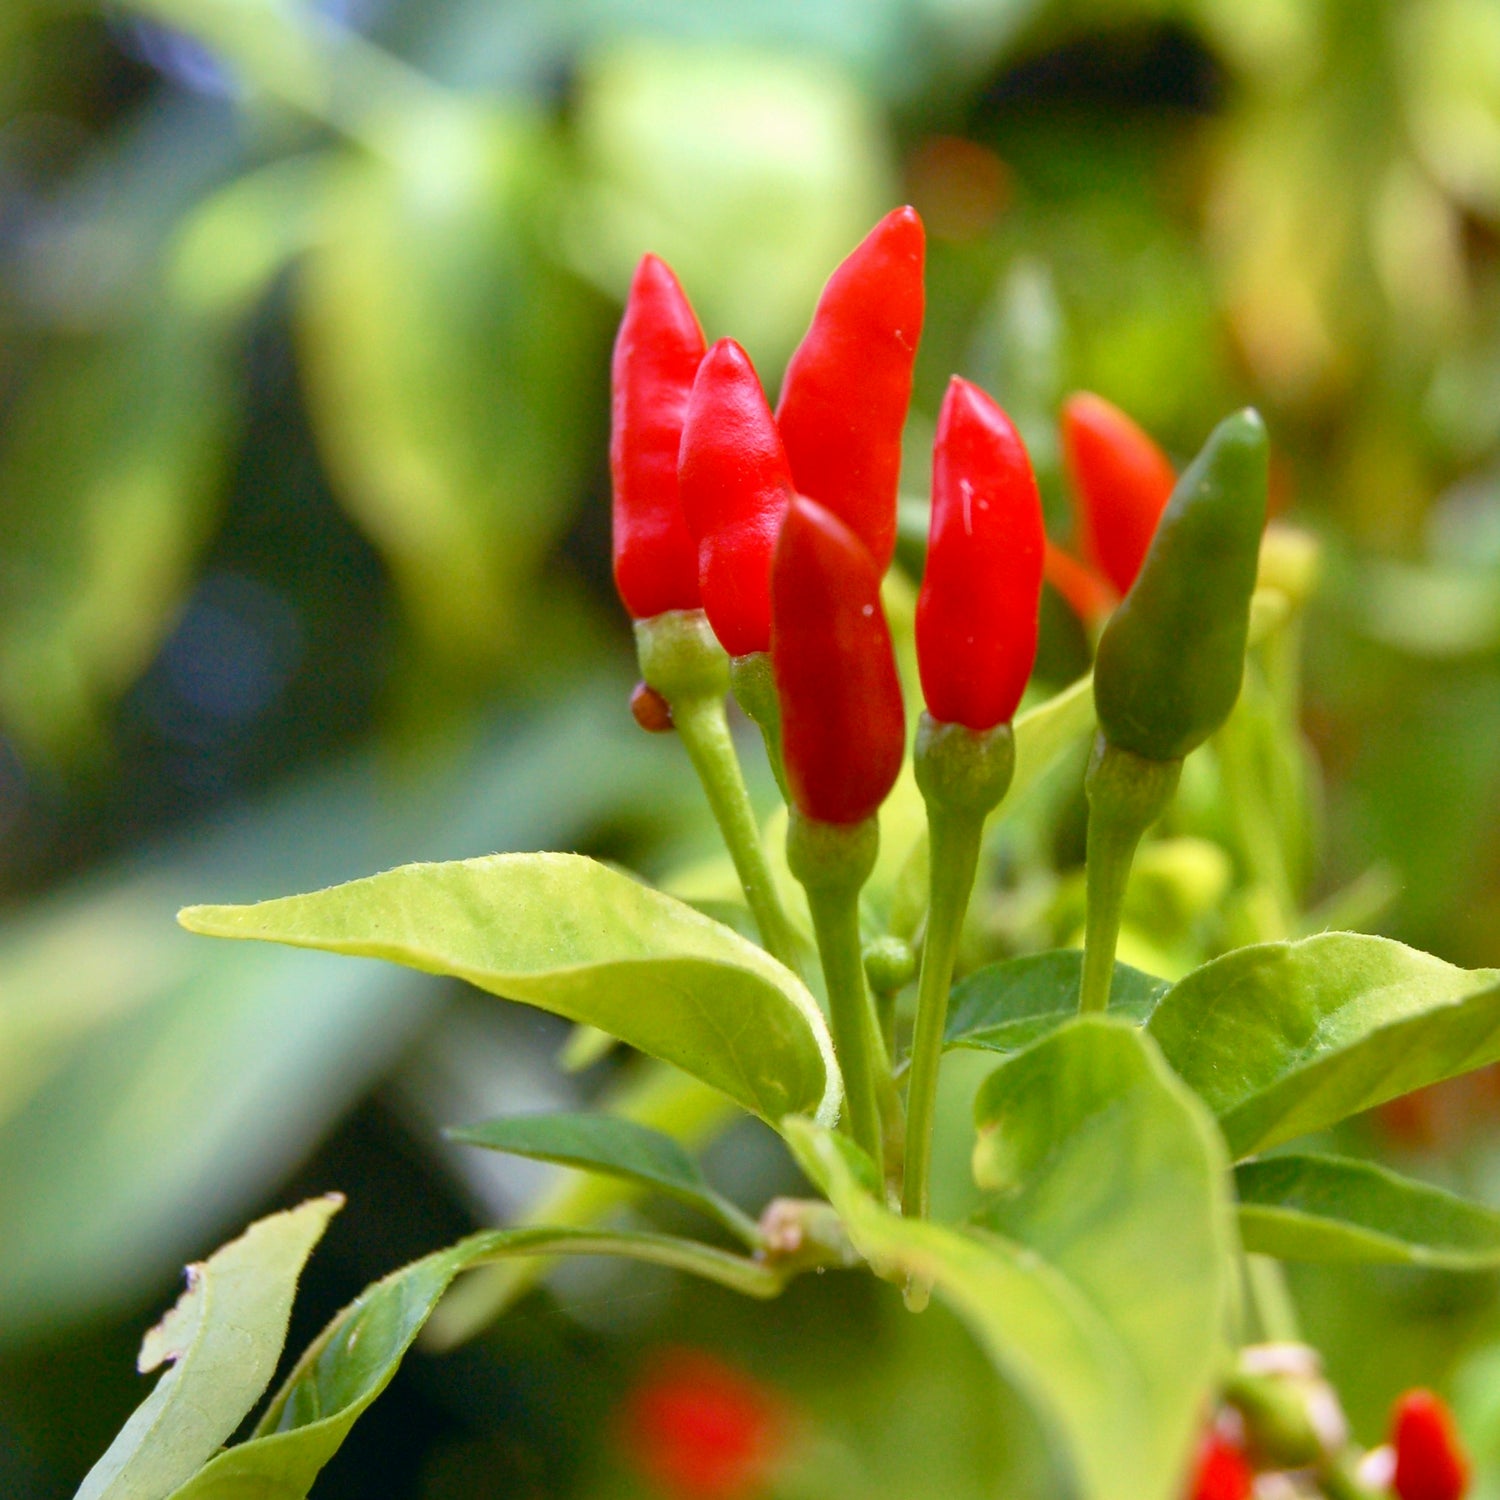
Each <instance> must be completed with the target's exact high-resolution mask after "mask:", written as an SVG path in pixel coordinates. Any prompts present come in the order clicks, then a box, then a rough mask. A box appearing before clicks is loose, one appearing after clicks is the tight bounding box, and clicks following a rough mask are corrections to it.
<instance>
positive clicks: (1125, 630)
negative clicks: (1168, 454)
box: [1094, 408, 1267, 761]
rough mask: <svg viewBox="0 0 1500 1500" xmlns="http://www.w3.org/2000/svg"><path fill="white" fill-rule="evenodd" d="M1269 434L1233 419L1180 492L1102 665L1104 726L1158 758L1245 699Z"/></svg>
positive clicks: (1130, 746) (1256, 421) (1118, 743)
mask: <svg viewBox="0 0 1500 1500" xmlns="http://www.w3.org/2000/svg"><path fill="white" fill-rule="evenodd" d="M1266 484H1267V449H1266V429H1265V424H1264V423H1263V422H1262V421H1261V419H1260V416H1259V414H1258V413H1256V412H1255V411H1252V410H1250V409H1248V408H1247V409H1246V410H1245V411H1242V412H1237V413H1236V414H1235V415H1234V416H1232V417H1227V418H1225V420H1224V421H1222V422H1220V423H1219V425H1218V426H1217V427H1216V428H1215V429H1214V431H1213V433H1212V435H1211V436H1210V437H1209V440H1208V442H1207V443H1206V444H1205V445H1204V447H1203V451H1202V452H1201V453H1200V454H1199V455H1198V457H1197V458H1195V459H1194V460H1193V462H1192V463H1191V464H1190V465H1189V466H1188V468H1187V469H1186V470H1185V471H1184V472H1183V475H1182V477H1181V479H1179V480H1178V481H1177V488H1176V489H1175V490H1173V491H1172V498H1171V500H1170V501H1169V502H1168V505H1167V508H1166V511H1165V512H1164V513H1163V515H1162V518H1161V522H1160V524H1159V525H1158V526H1157V529H1156V535H1155V537H1154V538H1153V540H1152V543H1151V550H1150V551H1149V552H1148V553H1147V554H1146V561H1145V562H1144V564H1142V567H1141V571H1140V576H1139V577H1137V579H1136V581H1135V583H1134V585H1133V586H1132V587H1131V590H1130V592H1129V593H1128V594H1127V595H1126V596H1125V601H1124V603H1122V604H1121V605H1120V607H1119V609H1117V610H1116V611H1115V613H1114V614H1113V616H1111V618H1110V621H1109V624H1108V625H1107V626H1106V627H1105V629H1104V634H1103V636H1102V637H1101V638H1100V641H1099V654H1098V657H1097V659H1096V661H1095V664H1094V701H1095V704H1096V706H1097V708H1098V712H1099V728H1100V730H1101V732H1102V733H1103V735H1104V738H1105V739H1106V740H1107V741H1108V742H1109V744H1111V745H1113V746H1115V747H1116V748H1118V749H1121V750H1129V751H1130V752H1131V753H1132V754H1135V755H1139V756H1142V757H1144V758H1145V759H1147V760H1161V761H1166V760H1181V759H1182V758H1183V757H1184V756H1185V755H1187V753H1188V752H1189V751H1190V750H1194V749H1196V748H1197V747H1198V746H1199V745H1201V744H1202V743H1203V741H1204V740H1206V739H1207V738H1208V737H1209V735H1211V734H1212V733H1213V732H1214V730H1216V729H1217V728H1218V727H1219V725H1220V724H1222V723H1223V722H1224V720H1225V719H1227V718H1228V717H1229V711H1230V709H1232V708H1233V707H1234V703H1235V699H1236V698H1238V697H1239V693H1240V680H1241V678H1242V676H1243V675H1244V669H1245V638H1246V632H1247V630H1248V628H1249V621H1250V595H1251V594H1252V593H1253V592H1254V590H1255V574H1256V565H1257V559H1258V557H1259V551H1260V535H1261V531H1262V530H1263V529H1264V527H1265V520H1266Z"/></svg>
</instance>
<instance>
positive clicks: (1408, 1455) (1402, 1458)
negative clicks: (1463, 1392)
mask: <svg viewBox="0 0 1500 1500" xmlns="http://www.w3.org/2000/svg"><path fill="white" fill-rule="evenodd" d="M1391 1446H1392V1447H1393V1448H1394V1449H1395V1450H1396V1474H1395V1480H1394V1487H1395V1491H1396V1494H1397V1495H1398V1496H1399V1497H1400V1500H1463V1496H1464V1495H1465V1494H1467V1493H1468V1489H1469V1460H1468V1457H1467V1456H1466V1455H1465V1453H1464V1450H1463V1444H1462V1443H1461V1442H1460V1441H1459V1436H1458V1428H1457V1426H1456V1425H1455V1423H1454V1421H1453V1414H1452V1413H1451V1412H1450V1411H1449V1410H1448V1408H1447V1406H1446V1405H1444V1403H1443V1401H1442V1399H1441V1398H1440V1397H1438V1396H1435V1395H1434V1394H1433V1393H1432V1392H1431V1391H1423V1390H1415V1391H1407V1392H1406V1394H1405V1395H1404V1396H1402V1397H1401V1398H1400V1400H1398V1401H1397V1402H1396V1406H1395V1409H1394V1410H1393V1411H1392V1413H1391Z"/></svg>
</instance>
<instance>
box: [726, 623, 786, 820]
mask: <svg viewBox="0 0 1500 1500" xmlns="http://www.w3.org/2000/svg"><path fill="white" fill-rule="evenodd" d="M729 690H730V692H732V693H733V694H734V701H735V702H736V703H738V704H739V706H740V707H741V708H742V709H743V710H744V712H745V717H746V718H747V719H749V720H750V722H751V723H752V724H754V725H755V727H756V728H757V729H759V730H760V737H761V739H763V740H764V741H765V744H766V759H767V760H768V761H770V763H771V774H772V775H773V776H775V778H776V785H777V786H778V787H780V788H781V797H782V801H784V802H785V803H787V805H788V806H790V805H791V800H792V799H791V797H790V795H789V794H788V792H787V786H786V762H785V761H784V760H783V759H782V757H781V700H780V699H779V698H777V696H776V679H775V678H774V677H773V676H772V674H771V653H770V652H769V651H752V652H750V653H749V654H748V655H747V656H732V657H730V659H729Z"/></svg>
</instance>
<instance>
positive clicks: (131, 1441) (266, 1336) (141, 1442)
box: [75, 1195, 344, 1500]
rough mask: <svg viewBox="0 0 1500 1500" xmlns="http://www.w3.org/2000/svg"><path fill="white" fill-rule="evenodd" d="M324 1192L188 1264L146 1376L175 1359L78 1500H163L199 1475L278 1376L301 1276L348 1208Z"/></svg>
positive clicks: (152, 1346)
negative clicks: (202, 1259)
mask: <svg viewBox="0 0 1500 1500" xmlns="http://www.w3.org/2000/svg"><path fill="white" fill-rule="evenodd" d="M343 1201H344V1200H343V1199H342V1198H340V1197H338V1196H336V1195H334V1196H330V1197H327V1198H315V1199H313V1200H311V1201H310V1202H307V1203H304V1204H303V1205H302V1206H301V1207H300V1208H294V1209H291V1210H290V1211H288V1212H286V1213H279V1214H272V1215H271V1216H270V1217H269V1218H266V1219H261V1220H260V1221H259V1222H258V1223H256V1224H252V1225H251V1226H250V1228H249V1229H248V1230H246V1232H245V1233H244V1234H243V1235H241V1236H240V1238H239V1239H237V1240H234V1241H232V1242H231V1243H229V1244H227V1245H225V1246H224V1247H223V1248H222V1249H220V1250H216V1251H215V1252H214V1254H213V1255H211V1256H210V1257H209V1258H208V1260H207V1261H205V1262H204V1263H203V1264H202V1265H196V1266H189V1267H188V1287H187V1290H186V1291H185V1292H184V1293H183V1294H182V1296H181V1297H180V1298H179V1299H178V1302H177V1305H176V1306H175V1307H174V1308H173V1309H172V1310H171V1311H170V1312H169V1313H168V1314H167V1315H166V1317H165V1318H163V1319H162V1320H161V1322H160V1323H159V1324H157V1326H156V1327H155V1328H153V1329H152V1330H151V1332H150V1333H148V1334H147V1335H146V1338H145V1341H144V1342H143V1343H142V1344H141V1354H140V1359H139V1361H138V1367H139V1369H140V1371H141V1373H142V1374H143V1375H144V1374H147V1373H148V1372H150V1371H152V1370H155V1369H158V1368H160V1367H161V1366H162V1365H163V1364H166V1363H168V1362H170V1363H171V1365H172V1368H171V1369H170V1370H168V1371H167V1373H166V1374H165V1375H163V1376H162V1377H161V1379H160V1380H158V1381H157V1383H156V1389H155V1390H154V1391H152V1392H151V1394H150V1395H149V1396H148V1397H147V1398H146V1399H145V1400H144V1401H143V1402H142V1403H141V1404H140V1406H138V1407H137V1408H136V1409H135V1412H134V1413H133V1414H132V1416H131V1418H130V1420H129V1421H128V1422H126V1424H125V1425H124V1427H122V1428H121V1429H120V1433H119V1436H118V1437H116V1438H115V1440H114V1442H113V1443H111V1444H110V1446H109V1448H108V1450H107V1451H106V1452H105V1454H104V1456H103V1457H102V1458H101V1459H100V1460H99V1462H98V1463H96V1464H95V1465H94V1467H93V1468H92V1469H91V1470H90V1471H89V1473H88V1477H87V1478H86V1479H85V1480H84V1481H83V1484H82V1486H81V1488H80V1489H79V1491H78V1494H77V1496H76V1497H75V1500H163V1497H165V1496H167V1495H170V1494H171V1493H172V1492H173V1491H174V1490H175V1489H176V1488H177V1487H178V1486H179V1485H181V1484H182V1483H184V1481H186V1480H188V1479H190V1478H191V1477H192V1476H193V1475H194V1474H195V1473H196V1472H197V1471H198V1469H199V1468H200V1467H201V1466H202V1465H203V1464H205V1463H207V1462H208V1460H209V1459H210V1458H212V1457H213V1454H214V1452H215V1450H216V1449H217V1448H219V1447H220V1445H221V1444H223V1443H225V1442H227V1441H228V1440H229V1438H230V1436H231V1434H232V1433H233V1432H234V1429H235V1428H236V1427H238V1426H239V1425H240V1422H241V1421H242V1420H243V1418H244V1416H245V1413H246V1412H247V1411H249V1410H250V1408H251V1407H252V1406H253V1405H254V1404H255V1402H256V1400H257V1399H258V1398H259V1396H260V1394H261V1392H262V1391H264V1390H265V1388H266V1386H267V1385H268V1384H269V1383H270V1380H271V1377H272V1376H273V1375H274V1374H275V1373H276V1364H277V1361H278V1360H279V1359H280V1358H281V1346H282V1344H283V1343H285V1341H286V1329H287V1320H288V1319H289V1318H290V1316H291V1311H292V1298H293V1297H294V1296H295V1295H296V1290H297V1277H298V1276H299V1274H300V1273H301V1271H302V1266H303V1263H304V1262H305V1261H306V1260H307V1257H308V1256H309V1255H310V1254H312V1249H313V1246H314V1245H316V1244H317V1242H318V1240H319V1239H321V1238H322V1235H323V1231H324V1230H325V1229H326V1228H327V1227H328V1221H329V1220H330V1219H331V1218H332V1217H333V1215H334V1214H335V1213H337V1212H338V1210H339V1209H340V1208H341V1207H342V1205H343Z"/></svg>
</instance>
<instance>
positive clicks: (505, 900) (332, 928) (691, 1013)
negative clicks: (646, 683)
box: [180, 854, 840, 1122]
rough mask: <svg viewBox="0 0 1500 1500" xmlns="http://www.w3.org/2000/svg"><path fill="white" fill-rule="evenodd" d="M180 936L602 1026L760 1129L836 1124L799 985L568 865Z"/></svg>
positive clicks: (428, 875)
mask: <svg viewBox="0 0 1500 1500" xmlns="http://www.w3.org/2000/svg"><path fill="white" fill-rule="evenodd" d="M180 920H181V922H182V924H183V926H184V927H187V928H188V929H189V930H190V931H193V932H201V933H206V934H208V935H210V936H214V937H235V938H258V939H261V940H263V941H267V942H278V943H289V944H291V945H292V946H293V947H299V948H318V949H322V950H324V951H326V952H330V953H348V954H356V955H360V956H364V957H368V958H386V959H390V960H392V961H393V962H395V963H399V964H405V965H406V966H407V967H409V968H414V969H421V970H423V971H425V972H426V973H429V974H449V975H453V976H455V977H457V978H459V979H466V980H468V981H469V983H471V984H473V985H476V986H477V987H478V988H479V989H482V990H488V991H489V992H490V993H491V994H493V995H501V996H503V997H505V998H506V999H509V1000H520V1001H524V1002H525V1003H526V1004H528V1005H535V1006H538V1007H540V1008H541V1009H543V1010H549V1011H552V1012H553V1013H554V1014H556V1015H560V1016H563V1017H565V1018H566V1019H567V1020H570V1021H582V1022H586V1023H588V1024H589V1025H591V1026H598V1027H599V1028H600V1029H601V1030H604V1031H608V1032H610V1033H611V1034H612V1035H614V1036H617V1037H619V1038H620V1039H621V1040H622V1041H624V1042H628V1043H629V1044H630V1045H631V1046H632V1047H635V1048H637V1049H639V1050H640V1051H642V1052H645V1053H649V1054H650V1055H651V1056H653V1057H659V1058H661V1059H662V1060H663V1061H665V1062H670V1063H674V1064H676V1066H678V1067H679V1068H681V1069H682V1070H683V1071H684V1072H686V1073H691V1074H692V1075H693V1076H694V1077H695V1078H701V1079H702V1080H703V1081H704V1082H705V1083H709V1084H712V1085H713V1086H714V1087H715V1088H717V1089H720V1090H722V1091H723V1092H724V1093H726V1094H728V1095H729V1096H730V1098H732V1099H734V1100H736V1101H737V1102H738V1103H740V1104H742V1105H743V1106H744V1107H745V1108H746V1109H748V1110H750V1111H751V1112H752V1113H754V1114H758V1115H760V1116H761V1117H762V1118H763V1119H765V1120H768V1121H772V1122H774V1121H777V1120H779V1119H781V1117H782V1116H783V1115H787V1114H797V1113H804V1112H816V1113H817V1115H818V1117H819V1118H820V1119H823V1120H828V1119H831V1118H832V1117H833V1115H834V1114H835V1113H836V1111H837V1109H838V1102H839V1094H840V1080H839V1073H838V1066H837V1064H836V1063H835V1062H834V1059H833V1047H832V1044H831V1043H830V1041H829V1039H828V1030H827V1027H826V1025H825V1023H824V1021H823V1018H822V1016H821V1014H820V1013H819V1011H818V1008H817V1005H816V1004H815V1003H814V1001H813V998H812V996H811V995H810V994H808V992H807V990H806V988H805V987H804V986H803V985H802V983H801V981H800V980H798V979H797V978H796V976H795V975H793V974H792V973H791V972H790V971H789V970H787V969H785V968H783V967H782V965H780V964H779V963H777V962H776V960H775V959H773V958H771V957H770V955H769V954H767V953H765V952H764V951H763V950H761V949H760V948H757V947H756V946H755V945H754V944H753V943H748V942H746V941H745V939H744V938H742V937H740V936H738V935H737V934H736V933H733V932H731V931H730V930H729V929H728V928H727V927H722V926H720V925H719V924H718V923H717V922H714V921H712V920H710V919H709V918H708V917H705V916H702V915H701V914H700V913H698V912H696V911H694V910H693V909H692V908H691V907H689V906H685V905H684V904H683V903H682V902H680V901H674V900H673V899H672V898H671V897H670V896H664V895H662V894H661V893H660V892H659V891H654V890H652V889H651V888H650V887H649V886H645V885H641V884H640V883H639V882H637V881H634V880H632V879H630V877H629V876H627V875H622V874H621V873H620V872H619V871H617V870H612V869H609V868H608V867H606V866H604V865H601V864H598V863H597V862H596V861H594V860H590V859H584V858H582V857H580V856H578V855H572V854H497V855H491V856H489V857H488V858H485V859H470V860H461V861H456V862H454V863H450V864H438V865H404V866H402V867H401V868H400V869H396V870H390V871H387V872H386V873H385V874H383V875H373V876H370V877H369V878H368V879H365V880H355V881H351V882H350V883H349V884H347V885H340V886H333V887H331V888H330V889H328V890H325V891H315V892H313V893H312V894H310V895H306V896H289V897H284V898H283V899H281V900H279V901H262V902H260V903H259V904H258V905H255V906H190V907H188V908H187V909H186V910H184V911H183V912H182V913H181V917H180Z"/></svg>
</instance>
